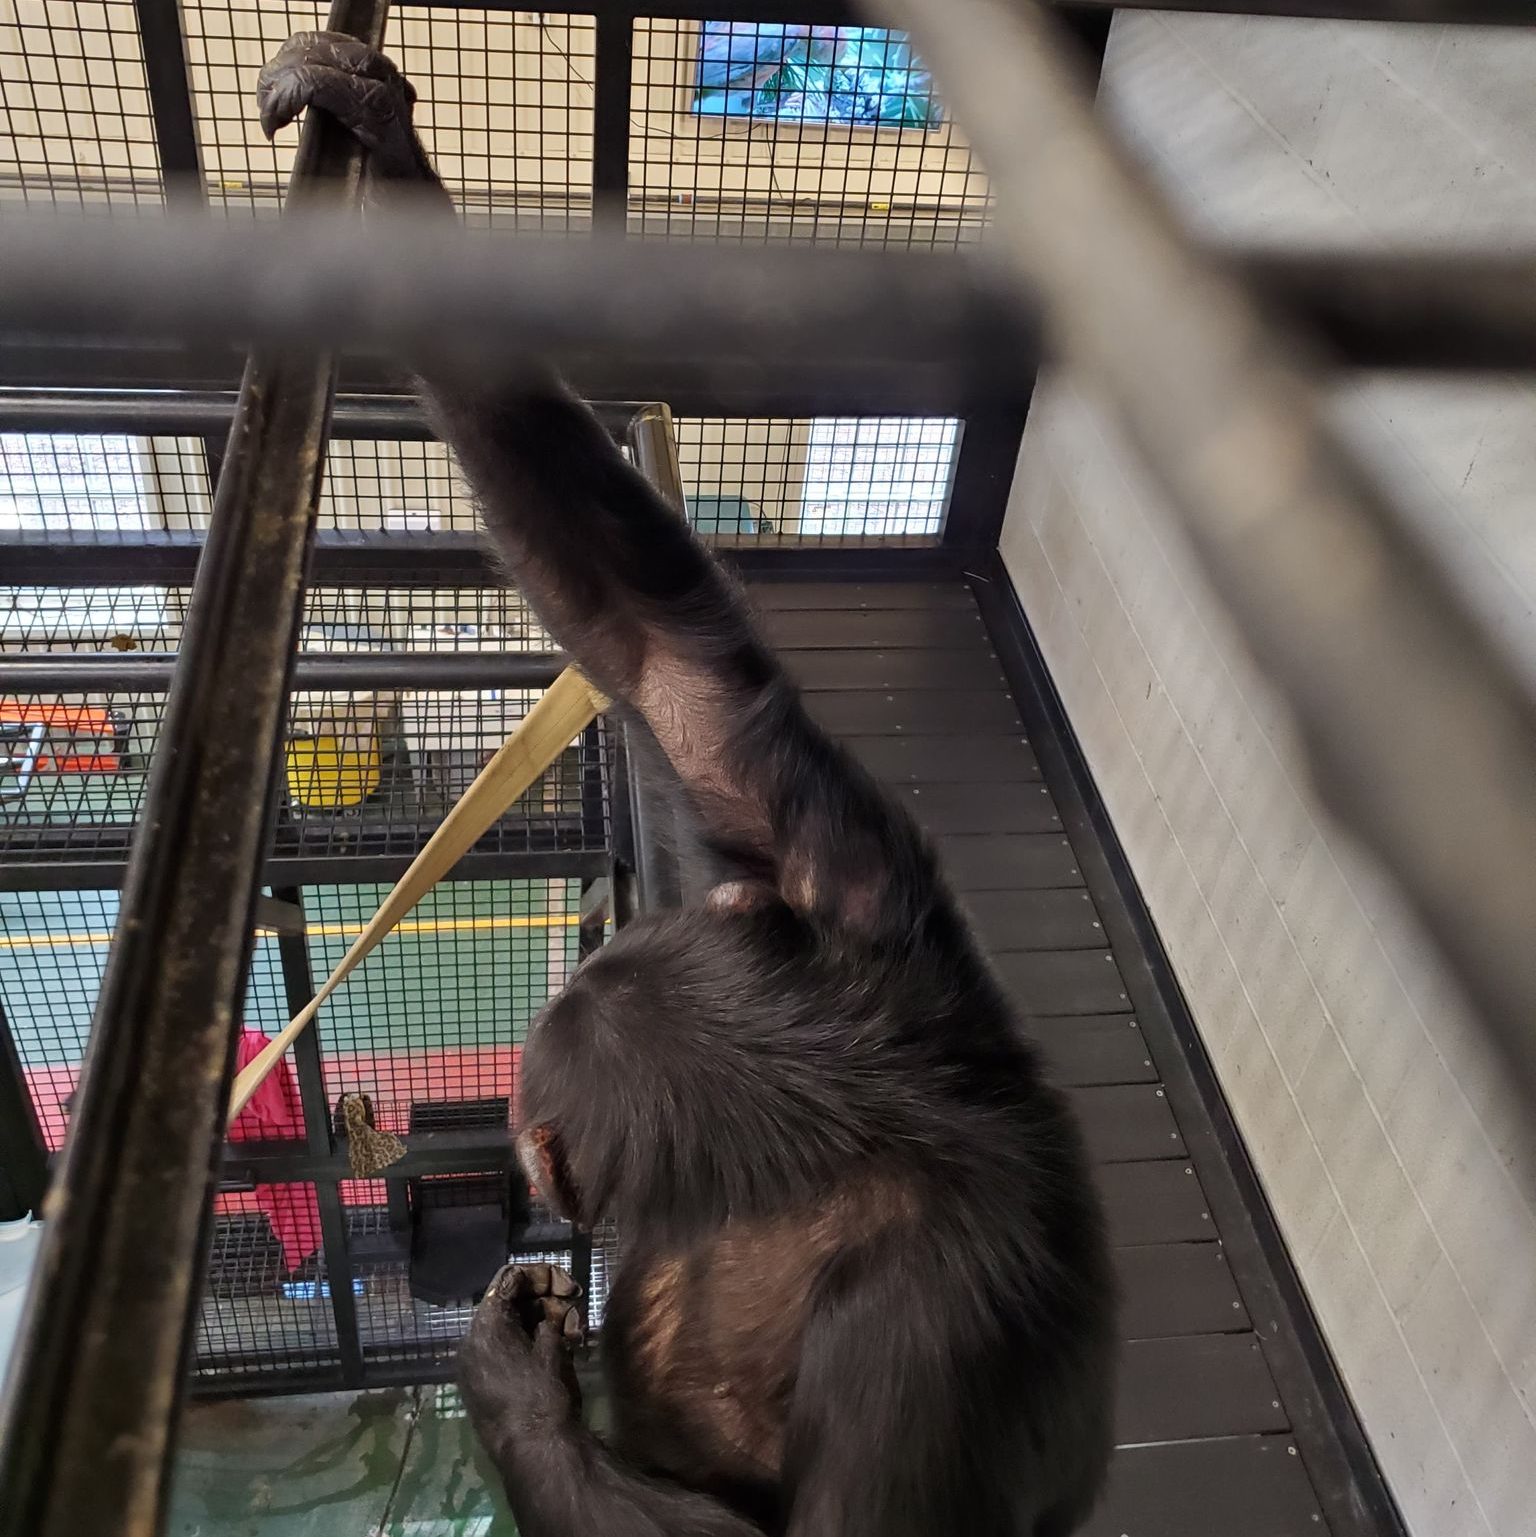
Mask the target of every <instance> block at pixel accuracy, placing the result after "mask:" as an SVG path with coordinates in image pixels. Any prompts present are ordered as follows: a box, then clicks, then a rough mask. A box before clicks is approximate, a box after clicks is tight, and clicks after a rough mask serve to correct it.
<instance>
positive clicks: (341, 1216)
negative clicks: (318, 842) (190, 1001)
mask: <svg viewBox="0 0 1536 1537" xmlns="http://www.w3.org/2000/svg"><path fill="white" fill-rule="evenodd" d="M273 896H274V897H276V898H277V900H278V901H280V902H286V903H289V904H291V905H292V906H293V907H296V908H297V909H298V910H299V914H300V916H301V917H302V915H303V911H304V897H303V893H302V892H301V891H300V890H299V888H298V887H297V886H281V887H278V888H276V889H275V890H274V891H273ZM277 951H278V958H279V962H280V964H281V966H282V968H283V994H284V998H285V1000H286V1002H287V1005H288V1013H289V1017H290V1018H291V1017H292V1016H293V1015H295V1014H297V1013H298V1012H299V1010H300V1009H302V1008H303V1007H304V1006H305V1005H306V1004H307V1003H308V1002H309V1000H310V999H311V998H313V997H314V996H315V978H314V972H313V971H312V970H311V968H310V963H309V942H308V940H306V939H305V937H304V935H303V934H302V933H299V934H284V935H282V936H280V937H279V939H278V941H277ZM293 1065H294V1072H295V1073H296V1075H297V1077H298V1080H299V1100H300V1102H301V1104H302V1105H303V1107H304V1136H305V1141H306V1142H307V1144H308V1147H309V1151H310V1152H311V1153H315V1154H317V1155H321V1156H324V1157H329V1156H331V1155H332V1154H333V1153H334V1152H335V1150H336V1143H335V1136H334V1133H333V1129H332V1125H331V1111H330V1106H329V1104H328V1103H327V1100H326V1092H325V1070H324V1068H323V1067H322V1066H321V1062H320V1033H319V1031H318V1029H315V1028H311V1029H308V1030H306V1031H305V1032H304V1033H303V1034H302V1035H301V1036H300V1037H299V1038H298V1040H296V1041H295V1042H294V1043H293ZM315 1204H316V1205H317V1206H318V1207H319V1209H320V1240H321V1243H322V1245H323V1248H322V1252H323V1254H324V1256H325V1278H326V1280H327V1281H328V1282H329V1283H330V1289H331V1313H332V1316H333V1317H334V1318H335V1321H336V1351H337V1354H338V1355H339V1356H340V1357H341V1375H342V1380H343V1383H344V1384H345V1385H346V1386H347V1387H361V1386H362V1383H363V1346H362V1339H361V1336H360V1335H359V1333H358V1325H357V1299H356V1298H355V1297H354V1296H353V1295H352V1260H351V1256H350V1253H349V1245H348V1240H347V1217H346V1212H345V1211H344V1210H343V1209H342V1204H341V1189H340V1186H339V1185H338V1184H337V1182H336V1181H335V1180H330V1179H322V1180H316V1181H315Z"/></svg>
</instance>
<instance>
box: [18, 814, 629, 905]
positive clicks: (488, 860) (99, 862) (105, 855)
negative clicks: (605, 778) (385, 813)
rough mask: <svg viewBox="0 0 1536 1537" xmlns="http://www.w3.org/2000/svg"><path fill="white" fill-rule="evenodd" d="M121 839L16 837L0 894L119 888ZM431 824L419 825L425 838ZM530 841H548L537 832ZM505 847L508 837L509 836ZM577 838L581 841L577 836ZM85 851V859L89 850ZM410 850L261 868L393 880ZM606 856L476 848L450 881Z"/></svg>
mask: <svg viewBox="0 0 1536 1537" xmlns="http://www.w3.org/2000/svg"><path fill="white" fill-rule="evenodd" d="M113 831H114V832H116V833H117V834H118V840H117V841H116V842H115V843H113V842H112V841H111V840H109V839H107V838H105V837H98V838H96V839H93V840H92V842H91V843H90V844H89V846H88V853H89V856H90V857H80V858H71V857H70V855H69V850H68V848H67V847H66V848H64V849H62V850H61V849H59V848H58V847H53V848H51V849H50V848H49V847H48V846H46V845H45V846H42V847H34V848H32V849H31V850H30V851H25V852H24V851H23V850H22V849H20V848H18V847H17V844H16V841H15V840H14V839H12V840H11V842H10V844H9V845H8V847H7V849H6V855H5V858H4V859H3V860H0V891H106V890H110V889H111V888H113V887H116V886H120V885H121V884H122V881H123V876H124V872H125V869H126V865H127V859H128V847H129V838H130V837H131V835H132V833H133V828H132V827H126V826H125V827H122V828H118V829H113ZM430 831H431V829H430V828H428V827H425V826H424V827H423V828H422V829H421V841H422V842H423V843H425V842H426V839H427V836H428V834H429V833H430ZM538 834H539V829H538V828H537V827H535V835H536V836H535V838H534V839H531V840H528V841H530V842H534V843H537V842H538V841H543V842H546V843H547V842H550V841H552V840H551V839H550V838H547V837H545V838H542V840H541V839H540V838H539V836H538ZM502 841H503V844H504V845H505V843H506V842H507V841H508V840H506V839H505V838H504V839H503V840H502ZM571 841H572V842H575V841H577V840H576V838H575V837H574V836H573V837H572V840H571ZM86 852H87V851H86V850H82V856H84V855H85V854H86ZM411 857H412V856H411V855H410V854H315V855H302V854H301V855H292V856H289V855H282V856H279V857H277V858H273V859H269V860H268V861H267V863H266V866H265V868H264V870H263V872H262V873H263V876H264V878H265V879H267V880H278V881H292V882H294V883H295V884H302V885H307V886H319V885H326V884H330V885H346V884H357V885H366V884H369V883H371V882H379V883H392V882H394V881H397V880H399V878H400V877H401V876H402V875H404V874H405V872H406V869H407V867H408V866H409V865H410V863H411ZM607 868H608V855H607V854H605V853H602V852H600V851H598V850H595V849H581V848H567V849H560V848H554V849H540V848H537V847H533V848H521V847H517V846H513V847H511V848H508V847H505V846H503V847H501V848H489V849H484V850H481V851H479V852H475V851H471V852H470V853H468V854H466V855H465V856H464V857H463V858H462V859H461V860H460V861H459V862H458V864H456V865H455V866H454V867H453V878H454V879H455V880H462V881H471V880H477V881H490V880H511V881H539V880H576V879H579V878H581V877H583V876H596V875H601V874H603V873H604V872H605V871H606V870H607Z"/></svg>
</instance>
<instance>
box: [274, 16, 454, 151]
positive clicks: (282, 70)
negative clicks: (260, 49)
mask: <svg viewBox="0 0 1536 1537" xmlns="http://www.w3.org/2000/svg"><path fill="white" fill-rule="evenodd" d="M415 105H416V91H415V88H414V87H413V86H412V85H411V82H410V81H409V80H407V79H406V78H405V76H404V75H402V74H401V73H400V71H399V70H398V69H397V68H396V67H395V65H394V64H393V63H391V61H390V60H389V59H387V58H385V57H384V55H383V54H382V53H379V52H378V51H377V50H376V49H373V48H370V47H368V46H367V44H366V43H360V42H358V41H357V39H356V38H352V37H347V36H345V35H343V34H341V33H337V32H299V33H296V34H295V35H294V36H293V37H291V38H289V39H288V41H287V42H286V43H284V44H283V46H282V48H281V49H279V50H278V52H277V55H276V56H275V57H274V58H273V59H272V60H271V61H270V62H269V63H268V64H267V65H266V67H265V68H264V69H263V70H262V72H261V76H260V78H259V79H258V81H257V83H256V106H257V109H258V111H259V112H260V114H261V127H262V131H263V132H264V133H265V134H266V136H267V137H268V138H269V139H270V138H272V137H273V136H274V135H275V134H276V133H277V131H278V129H280V128H284V127H286V126H287V125H288V124H289V123H291V122H292V121H293V120H294V119H295V118H296V117H297V116H298V115H299V113H300V112H302V111H303V110H304V109H305V108H306V107H319V108H320V109H321V111H323V112H326V113H329V114H330V116H331V117H333V118H335V119H336V120H337V121H338V122H339V123H341V124H342V125H343V127H345V128H346V129H347V130H348V131H349V132H350V133H351V134H353V136H354V137H355V138H356V139H357V141H358V142H359V143H360V144H362V145H363V146H364V148H366V149H367V150H368V151H369V152H370V156H371V159H370V169H371V170H372V171H373V173H374V174H375V175H376V176H382V177H386V178H390V179H408V180H417V179H427V180H432V181H435V180H436V177H435V176H434V175H433V172H432V169H431V166H430V164H429V162H428V161H427V158H426V155H425V153H424V151H423V150H422V148H421V144H420V141H419V140H418V139H417V137H416V131H415V129H414V128H413V127H412V126H411V110H412V108H413V107H414V106H415Z"/></svg>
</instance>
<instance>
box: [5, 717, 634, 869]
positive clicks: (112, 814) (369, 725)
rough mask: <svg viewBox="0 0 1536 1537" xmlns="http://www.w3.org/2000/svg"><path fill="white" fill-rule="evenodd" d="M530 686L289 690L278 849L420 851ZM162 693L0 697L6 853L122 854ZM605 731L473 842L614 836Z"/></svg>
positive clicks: (583, 848)
mask: <svg viewBox="0 0 1536 1537" xmlns="http://www.w3.org/2000/svg"><path fill="white" fill-rule="evenodd" d="M538 697H539V696H538V691H536V690H530V689H466V690H441V689H390V688H387V687H386V688H381V689H368V688H353V689H327V690H323V691H314V690H308V691H300V692H298V693H295V694H294V695H293V696H292V700H291V703H290V714H289V727H288V736H287V740H286V742H285V744H284V748H283V754H284V756H283V778H282V782H281V799H280V804H279V809H278V817H277V825H276V829H275V832H274V837H273V843H272V854H273V857H274V858H275V859H278V860H284V859H317V858H332V857H338V856H349V855H358V854H371V855H387V856H413V855H415V854H416V853H417V852H419V850H420V849H421V848H422V846H423V845H424V844H425V842H426V840H427V839H428V838H429V837H430V836H431V835H432V833H433V831H434V830H435V829H436V827H437V826H438V825H439V824H440V823H441V821H442V819H443V817H444V816H446V815H447V813H448V811H449V809H450V808H451V807H452V805H453V804H454V802H455V801H456V800H458V798H459V797H460V796H461V795H462V794H463V793H464V791H465V790H466V789H468V787H469V785H470V782H471V781H472V780H473V779H474V777H475V775H476V774H477V773H478V772H479V771H480V769H481V768H482V767H483V766H484V765H485V763H486V762H488V761H489V759H490V758H491V756H492V755H493V754H494V753H495V752H496V750H497V748H499V747H500V746H501V744H502V743H503V742H504V741H505V740H506V738H507V737H508V736H509V735H511V733H512V731H513V730H514V729H515V728H516V727H517V725H518V723H519V722H520V721H521V720H522V719H523V717H524V715H526V714H527V712H528V709H529V707H530V705H531V704H532V702H533V701H534V700H535V699H537V698H538ZM165 700H166V696H165V695H164V694H163V693H112V694H38V693H30V694H16V695H6V696H0V859H3V860H4V861H5V863H6V864H7V865H8V866H11V867H12V869H11V876H12V879H13V880H17V879H19V875H18V871H17V870H16V869H15V868H14V867H16V866H19V865H21V864H23V863H30V864H44V865H46V864H48V863H49V862H54V863H58V862H66V861H79V860H83V859H107V860H117V859H121V858H123V857H125V856H126V853H127V850H128V845H129V841H130V839H131V837H132V834H133V830H134V827H135V825H136V824H137V820H138V816H139V810H140V806H141V804H142V801H143V797H144V790H145V785H146V782H147V775H148V770H149V763H150V758H151V756H152V754H153V752H154V748H155V744H156V742H157V740H158V738H159V734H160V727H161V723H162V720H163V716H164V710H165ZM608 742H609V738H608V733H607V731H606V730H605V728H604V727H603V726H602V725H601V724H594V725H593V726H592V727H590V728H588V729H587V730H586V731H584V732H583V733H582V734H581V735H580V736H579V737H578V738H576V739H575V741H573V742H572V744H571V745H570V746H569V747H568V748H567V749H566V750H565V751H564V752H563V753H562V754H561V755H560V756H559V757H558V758H557V759H556V760H555V762H554V763H553V764H552V765H551V766H550V768H549V769H548V770H547V771H546V772H545V773H544V775H543V776H542V777H541V778H540V779H539V780H538V781H537V782H536V783H535V784H534V785H533V786H532V787H531V788H530V789H529V790H528V791H527V793H526V794H524V795H523V796H522V797H521V798H520V799H519V800H518V801H517V802H516V803H515V804H514V805H513V806H511V807H510V808H508V810H507V811H506V812H505V813H503V815H502V816H501V817H500V818H499V819H498V821H497V822H496V824H495V826H494V827H493V828H492V829H491V830H490V831H489V832H488V833H487V834H486V835H485V836H484V837H483V838H482V839H481V840H480V841H479V843H477V844H476V845H475V852H477V853H480V854H486V853H502V854H551V853H560V852H572V853H581V852H601V851H603V850H605V849H606V848H607V847H608V838H609V809H608V789H607V776H608V759H609V746H608Z"/></svg>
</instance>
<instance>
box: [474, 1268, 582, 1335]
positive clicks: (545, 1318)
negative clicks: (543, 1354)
mask: <svg viewBox="0 0 1536 1537" xmlns="http://www.w3.org/2000/svg"><path fill="white" fill-rule="evenodd" d="M493 1292H494V1293H496V1294H497V1295H498V1296H499V1297H501V1299H502V1300H503V1302H504V1303H505V1304H506V1305H507V1306H508V1307H509V1308H510V1309H511V1311H512V1312H514V1313H515V1314H516V1316H517V1319H518V1322H519V1323H521V1324H522V1326H523V1329H524V1330H525V1331H526V1333H527V1334H528V1336H529V1337H530V1338H532V1337H533V1336H534V1335H536V1334H537V1333H538V1329H539V1325H540V1324H544V1323H547V1324H552V1325H553V1326H554V1328H555V1330H556V1331H557V1332H558V1333H559V1335H560V1337H561V1338H562V1339H563V1340H565V1341H566V1343H567V1344H572V1345H579V1344H580V1343H581V1337H582V1328H581V1311H580V1307H579V1303H580V1301H581V1288H580V1287H579V1286H578V1285H577V1284H576V1282H575V1280H574V1279H573V1278H572V1276H571V1273H570V1271H568V1270H563V1269H562V1268H561V1267H560V1266H559V1265H505V1266H503V1267H502V1269H501V1270H500V1271H499V1272H498V1273H497V1275H496V1278H495V1279H494V1280H493V1281H492V1282H491V1284H490V1285H489V1286H488V1287H486V1289H485V1294H486V1296H487V1297H489V1296H490V1295H491V1294H492V1293H493Z"/></svg>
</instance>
